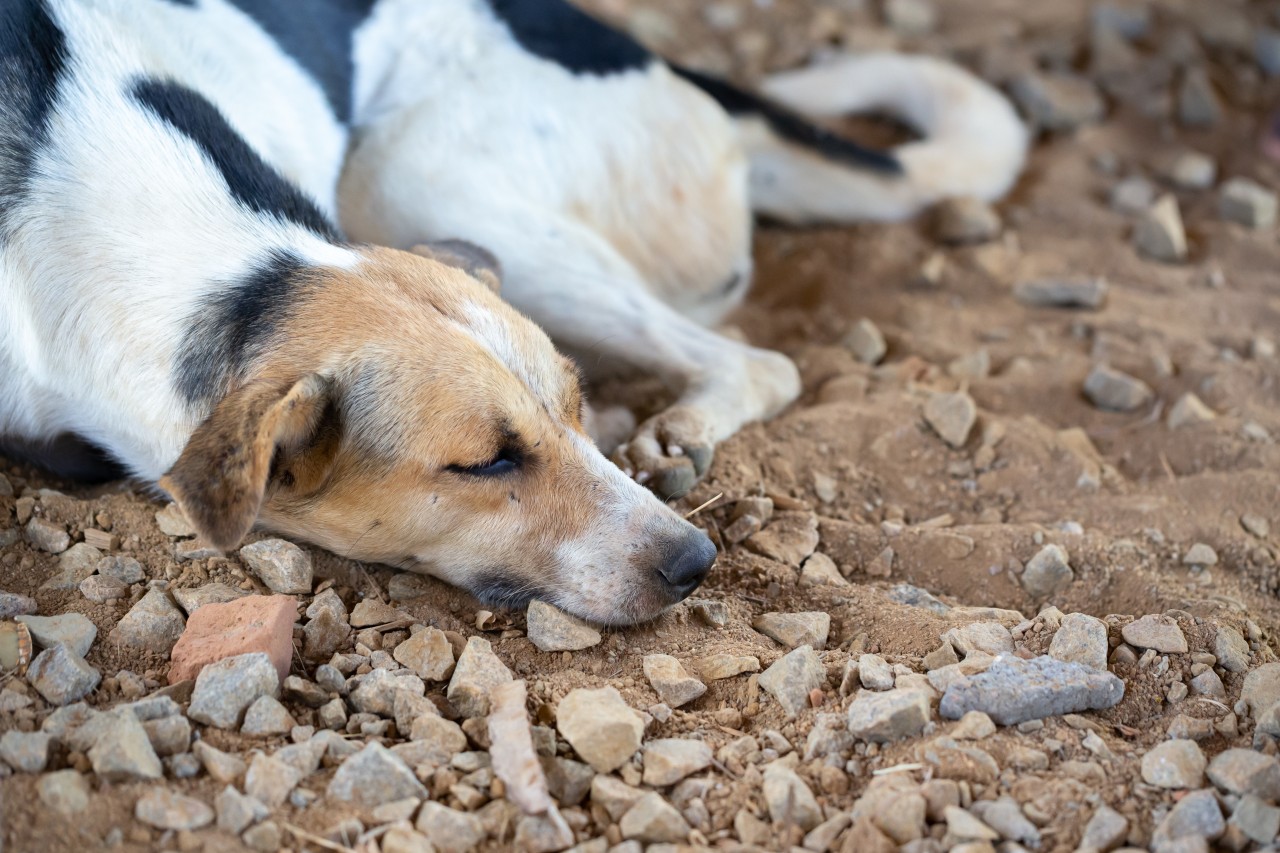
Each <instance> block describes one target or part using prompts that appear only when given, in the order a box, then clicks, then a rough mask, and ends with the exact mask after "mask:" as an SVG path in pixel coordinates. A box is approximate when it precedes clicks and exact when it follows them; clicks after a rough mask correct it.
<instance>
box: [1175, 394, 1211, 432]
mask: <svg viewBox="0 0 1280 853" xmlns="http://www.w3.org/2000/svg"><path fill="white" fill-rule="evenodd" d="M1217 417H1218V415H1217V413H1216V412H1214V411H1213V409H1211V408H1209V407H1208V406H1206V405H1205V403H1204V401H1203V400H1201V399H1200V398H1199V397H1197V396H1196V395H1195V394H1192V393H1191V392H1190V391H1188V392H1186V393H1185V394H1183V395H1182V396H1181V397H1179V398H1178V399H1177V401H1176V402H1175V403H1174V404H1173V405H1172V406H1170V407H1169V417H1168V418H1167V420H1166V421H1165V423H1167V424H1168V425H1169V429H1180V428H1181V427H1184V426H1188V425H1191V424H1207V423H1209V422H1210V421H1212V420H1214V419H1215V418H1217Z"/></svg>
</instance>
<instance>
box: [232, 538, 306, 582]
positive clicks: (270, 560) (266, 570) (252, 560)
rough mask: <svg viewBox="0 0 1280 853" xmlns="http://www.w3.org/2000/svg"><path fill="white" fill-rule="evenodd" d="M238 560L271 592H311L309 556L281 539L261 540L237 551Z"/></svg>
mask: <svg viewBox="0 0 1280 853" xmlns="http://www.w3.org/2000/svg"><path fill="white" fill-rule="evenodd" d="M240 559H241V560H244V563H245V565H246V566H248V567H249V570H250V571H252V572H253V573H254V574H255V575H257V576H258V578H259V579H261V581H262V582H263V583H265V584H266V585H267V587H268V588H269V589H270V590H271V591H272V592H279V593H284V594H286V595H289V594H293V593H307V592H311V581H312V567H311V555H310V554H308V553H307V552H306V551H303V550H302V549H301V548H299V547H298V546H297V545H294V544H293V543H292V542H286V541H284V540H283V539H263V540H262V541H261V542H254V543H253V544H252V545H246V546H244V547H243V548H241V549H240Z"/></svg>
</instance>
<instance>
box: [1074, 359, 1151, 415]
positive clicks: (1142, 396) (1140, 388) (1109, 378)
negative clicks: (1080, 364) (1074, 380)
mask: <svg viewBox="0 0 1280 853" xmlns="http://www.w3.org/2000/svg"><path fill="white" fill-rule="evenodd" d="M1084 393H1085V396H1086V397H1088V398H1089V401H1090V402H1091V403H1093V404H1094V405H1095V406H1097V407H1098V408H1099V409H1102V410H1103V411H1104V412H1132V411H1133V410H1134V409H1138V408H1141V407H1142V406H1145V405H1147V404H1148V403H1150V402H1151V400H1152V399H1153V398H1154V397H1155V394H1154V392H1152V390H1151V386H1149V385H1148V384H1147V383H1145V382H1143V381H1142V380H1141V379H1138V378H1136V377H1133V376H1130V375H1129V374H1127V373H1122V372H1121V371H1119V370H1114V369H1112V368H1110V367H1107V366H1106V365H1103V364H1100V365H1097V366H1096V367H1094V368H1093V370H1091V371H1090V372H1089V376H1088V378H1086V379H1085V381H1084Z"/></svg>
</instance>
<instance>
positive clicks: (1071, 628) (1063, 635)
mask: <svg viewBox="0 0 1280 853" xmlns="http://www.w3.org/2000/svg"><path fill="white" fill-rule="evenodd" d="M1110 651H1111V649H1110V646H1109V645H1108V643H1107V626H1106V623H1105V622H1103V621H1102V620H1101V619H1098V618H1095V617H1093V616H1088V615H1086V614H1084V613H1069V614H1067V615H1066V616H1065V617H1063V619H1062V625H1061V626H1060V627H1059V628H1058V630H1057V631H1056V632H1055V633H1054V635H1053V640H1052V641H1051V642H1050V643H1049V656H1050V657H1054V658H1057V659H1058V660H1061V661H1067V662H1068V663H1078V664H1082V665H1084V666H1087V667H1089V668H1090V669H1096V670H1106V668H1107V655H1108V654H1109V653H1110Z"/></svg>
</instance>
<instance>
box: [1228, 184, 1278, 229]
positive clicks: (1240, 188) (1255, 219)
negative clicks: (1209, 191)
mask: <svg viewBox="0 0 1280 853" xmlns="http://www.w3.org/2000/svg"><path fill="white" fill-rule="evenodd" d="M1278 204H1280V203H1278V202H1277V198H1276V194H1275V193H1274V192H1272V191H1271V190H1269V189H1267V188H1266V187H1264V186H1262V185H1261V184H1259V183H1257V182H1255V181H1251V180H1249V179H1248V178H1232V179H1231V180H1229V181H1227V182H1226V183H1225V184H1223V185H1222V194H1221V196H1220V197H1219V199H1218V212H1219V214H1220V215H1221V216H1222V218H1223V219H1225V220H1227V221H1228V222H1237V223H1239V224H1241V225H1244V226H1247V227H1249V228H1259V229H1261V228H1270V227H1271V226H1272V225H1274V224H1275V222H1276V210H1277V206H1278Z"/></svg>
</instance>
